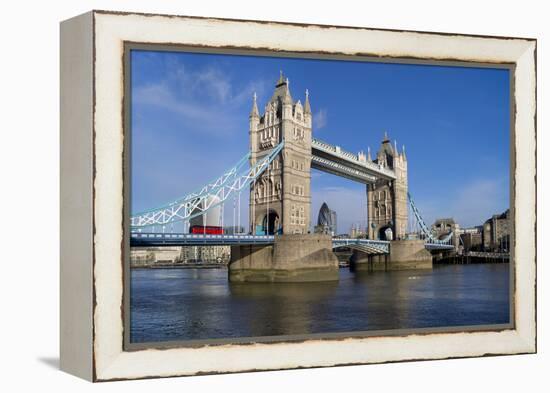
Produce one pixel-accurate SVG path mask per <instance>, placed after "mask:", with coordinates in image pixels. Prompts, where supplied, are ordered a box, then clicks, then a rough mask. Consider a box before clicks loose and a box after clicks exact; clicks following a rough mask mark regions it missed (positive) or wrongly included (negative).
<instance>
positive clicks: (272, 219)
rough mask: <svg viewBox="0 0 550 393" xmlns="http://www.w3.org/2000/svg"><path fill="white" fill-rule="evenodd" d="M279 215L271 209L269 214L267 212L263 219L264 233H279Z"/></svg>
mask: <svg viewBox="0 0 550 393" xmlns="http://www.w3.org/2000/svg"><path fill="white" fill-rule="evenodd" d="M279 226H280V225H279V215H278V214H277V213H276V212H275V211H273V210H270V211H269V214H266V215H265V216H264V218H263V220H262V233H263V234H264V235H274V234H275V233H279Z"/></svg>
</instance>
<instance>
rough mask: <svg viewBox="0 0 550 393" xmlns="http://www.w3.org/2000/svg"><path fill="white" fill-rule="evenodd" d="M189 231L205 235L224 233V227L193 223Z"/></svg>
mask: <svg viewBox="0 0 550 393" xmlns="http://www.w3.org/2000/svg"><path fill="white" fill-rule="evenodd" d="M189 233H200V234H203V235H223V228H222V227H216V226H210V225H206V226H203V225H193V226H191V227H190V228H189Z"/></svg>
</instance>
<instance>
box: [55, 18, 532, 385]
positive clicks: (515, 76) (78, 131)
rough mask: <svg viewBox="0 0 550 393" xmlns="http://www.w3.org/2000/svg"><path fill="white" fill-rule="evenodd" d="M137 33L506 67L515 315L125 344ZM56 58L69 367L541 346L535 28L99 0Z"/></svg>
mask: <svg viewBox="0 0 550 393" xmlns="http://www.w3.org/2000/svg"><path fill="white" fill-rule="evenodd" d="M128 45H148V46H155V45H158V46H159V47H161V46H162V47H164V48H166V47H172V48H174V49H177V48H194V50H196V51H200V50H207V51H218V52H221V53H225V52H229V51H244V52H247V53H248V51H250V53H253V52H255V53H264V54H265V53H267V54H269V53H273V54H279V55H282V54H286V55H289V54H292V55H293V56H298V57H310V58H319V57H322V58H342V57H348V58H349V57H357V58H361V57H363V58H369V59H377V60H379V61H390V62H391V61H400V62H408V63H421V64H425V63H430V62H439V63H440V64H441V63H445V62H447V63H453V64H456V63H463V64H469V63H472V64H478V65H479V64H488V65H494V66H505V67H509V69H511V70H512V74H511V75H512V78H511V79H512V81H511V94H512V96H511V97H512V101H513V103H514V105H513V108H514V111H513V114H512V125H511V128H512V133H511V134H512V136H511V151H510V162H511V168H510V173H511V179H510V180H511V181H510V183H511V198H510V200H511V217H512V218H511V219H512V221H513V228H514V230H513V232H512V234H511V258H512V259H513V261H514V264H513V269H512V284H513V285H512V287H511V292H512V293H511V296H512V302H511V303H512V306H513V310H512V316H513V323H511V324H510V326H507V327H505V328H499V329H492V328H489V329H485V330H484V329H473V330H472V329H470V330H468V329H454V331H446V330H438V331H434V330H432V331H412V332H397V333H395V334H374V335H359V336H358V335H351V334H350V335H339V336H334V337H311V338H307V337H301V338H299V339H294V340H285V339H283V340H277V341H267V342H266V341H262V340H257V341H255V342H245V343H242V342H228V343H218V344H216V345H208V344H207V343H202V344H201V343H199V344H197V345H192V346H185V345H171V346H170V347H165V348H158V347H131V346H130V347H129V346H128V345H127V344H128V343H127V342H126V341H125V331H126V330H127V326H125V318H126V317H127V309H126V308H125V307H127V304H125V296H126V297H127V296H128V293H127V292H125V291H127V290H128V286H127V285H124V283H125V279H127V274H128V273H127V271H126V267H125V266H126V264H125V261H126V259H127V253H128V249H127V244H128V236H129V230H128V227H127V225H126V220H127V215H128V211H127V208H128V206H127V203H126V202H125V200H126V199H127V197H128V183H127V180H128V178H127V176H128V168H127V166H126V165H125V160H126V159H125V154H126V153H127V151H126V150H127V145H126V143H127V140H128V138H129V135H127V134H125V130H127V127H128V124H127V122H128V119H127V117H126V115H127V110H126V109H125V101H124V99H125V78H126V77H127V75H126V74H125V50H126V48H127V47H128ZM60 64H61V71H60V72H61V272H60V275H61V288H60V291H61V294H60V298H61V316H60V318H61V320H60V323H61V331H60V338H61V347H60V352H61V368H62V369H63V370H64V371H67V372H69V373H71V374H74V375H77V376H79V377H82V378H84V379H87V380H90V381H109V380H120V379H137V378H150V377H167V376H184V375H200V374H212V373H231V372H243V371H253V370H278V369H290V368H303V367H328V366H337V365H347V364H368V363H383V362H395V361H410V360H424V359H445V358H459V357H473V356H490V355H505V354H520V353H533V352H536V301H535V297H536V243H535V239H536V40H534V39H526V38H509V37H485V36H471V35H460V34H441V33H429V32H412V31H390V30H380V29H368V28H359V27H342V26H323V25H301V24H291V23H275V22H263V21H244V20H226V19H215V18H197V17H185V16H171V15H148V14H134V13H117V12H106V11H91V12H89V13H86V14H83V15H81V16H77V17H75V18H72V19H69V20H67V21H64V22H62V23H61V63H60ZM126 302H127V299H126Z"/></svg>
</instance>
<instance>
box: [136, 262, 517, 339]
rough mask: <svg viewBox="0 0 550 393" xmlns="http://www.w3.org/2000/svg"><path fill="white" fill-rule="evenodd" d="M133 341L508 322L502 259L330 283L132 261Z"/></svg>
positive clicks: (347, 276)
mask: <svg viewBox="0 0 550 393" xmlns="http://www.w3.org/2000/svg"><path fill="white" fill-rule="evenodd" d="M130 303H131V306H130V307H131V322H130V323H131V332H130V334H131V341H132V342H154V341H165V340H186V339H207V338H235V337H251V336H276V335H298V334H308V333H329V332H353V331H364V330H379V329H384V330H386V329H398V328H419V327H445V326H461V325H480V324H498V323H508V321H509V275H508V265H507V264H494V265H452V266H442V267H436V268H434V269H433V270H415V271H396V272H370V273H368V272H357V273H352V272H350V271H348V270H344V269H341V271H340V280H339V281H338V282H326V283H288V284H286V283H285V284H283V283H245V284H242V283H239V284H238V283H229V282H228V281H227V271H226V270H223V269H222V270H200V269H166V270H164V269H152V270H151V269H135V270H132V275H131V301H130Z"/></svg>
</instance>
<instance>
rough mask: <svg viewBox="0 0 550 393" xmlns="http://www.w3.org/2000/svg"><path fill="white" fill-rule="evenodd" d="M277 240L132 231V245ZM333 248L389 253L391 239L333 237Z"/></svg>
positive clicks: (151, 245)
mask: <svg viewBox="0 0 550 393" xmlns="http://www.w3.org/2000/svg"><path fill="white" fill-rule="evenodd" d="M274 242H275V236H273V235H255V236H254V235H245V234H243V235H203V234H192V233H145V232H132V233H131V236H130V245H131V246H132V247H163V246H164V247H166V246H230V245H241V246H245V245H269V244H273V243H274ZM332 245H333V248H340V247H349V248H354V249H358V250H360V251H363V252H365V253H368V254H387V253H389V252H390V249H389V245H390V242H389V241H384V240H370V239H341V238H333V239H332Z"/></svg>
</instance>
